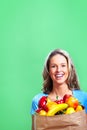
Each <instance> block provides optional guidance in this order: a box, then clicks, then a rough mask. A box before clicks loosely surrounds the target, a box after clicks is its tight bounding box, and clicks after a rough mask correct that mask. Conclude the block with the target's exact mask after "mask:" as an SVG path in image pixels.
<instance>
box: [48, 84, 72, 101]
mask: <svg viewBox="0 0 87 130" xmlns="http://www.w3.org/2000/svg"><path fill="white" fill-rule="evenodd" d="M65 94H70V95H72V91H71V90H70V89H69V88H68V86H67V84H63V85H59V86H58V85H57V86H53V90H52V92H51V93H50V97H51V96H52V97H53V98H56V97H57V96H58V98H60V99H61V98H63V96H64V95H65Z"/></svg>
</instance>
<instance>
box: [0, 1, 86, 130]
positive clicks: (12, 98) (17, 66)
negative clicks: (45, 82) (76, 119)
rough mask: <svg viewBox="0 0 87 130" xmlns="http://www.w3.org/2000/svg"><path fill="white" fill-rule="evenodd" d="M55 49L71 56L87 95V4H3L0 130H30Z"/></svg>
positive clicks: (0, 16) (0, 18)
mask: <svg viewBox="0 0 87 130" xmlns="http://www.w3.org/2000/svg"><path fill="white" fill-rule="evenodd" d="M55 48H62V49H65V50H67V51H68V52H69V53H70V55H71V57H72V59H73V62H74V64H75V66H76V70H77V72H78V76H79V81H80V85H81V88H82V89H83V90H84V91H87V60H86V59H87V2H86V0H85V1H84V0H24V1H23V0H3V1H2V2H0V130H31V115H30V113H29V112H30V107H31V101H32V98H33V96H34V95H36V94H37V93H39V92H40V90H41V87H42V69H43V64H44V60H45V58H46V56H47V55H48V53H49V51H50V50H52V49H55Z"/></svg>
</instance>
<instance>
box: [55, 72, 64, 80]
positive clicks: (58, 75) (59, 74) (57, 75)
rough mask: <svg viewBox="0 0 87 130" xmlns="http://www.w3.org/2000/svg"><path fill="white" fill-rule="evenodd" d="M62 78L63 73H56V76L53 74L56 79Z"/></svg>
mask: <svg viewBox="0 0 87 130" xmlns="http://www.w3.org/2000/svg"><path fill="white" fill-rule="evenodd" d="M63 76H64V73H57V74H55V77H56V78H57V79H60V78H62V77H63Z"/></svg>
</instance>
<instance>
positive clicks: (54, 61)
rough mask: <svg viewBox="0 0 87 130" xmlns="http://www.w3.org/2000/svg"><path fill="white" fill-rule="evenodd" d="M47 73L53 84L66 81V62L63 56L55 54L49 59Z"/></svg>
mask: <svg viewBox="0 0 87 130" xmlns="http://www.w3.org/2000/svg"><path fill="white" fill-rule="evenodd" d="M49 74H50V77H51V79H52V81H53V84H55V83H57V84H63V83H66V80H67V78H68V64H67V60H66V58H65V57H64V56H62V55H60V54H56V55H55V56H53V57H52V58H51V59H50V63H49Z"/></svg>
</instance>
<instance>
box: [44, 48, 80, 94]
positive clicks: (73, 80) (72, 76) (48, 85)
mask: <svg viewBox="0 0 87 130" xmlns="http://www.w3.org/2000/svg"><path fill="white" fill-rule="evenodd" d="M57 54H60V55H62V56H64V57H65V58H66V60H67V63H68V68H69V76H68V79H67V85H68V87H69V89H70V90H74V89H80V86H79V82H78V77H77V74H76V70H75V67H74V64H73V63H72V60H71V57H70V56H69V53H68V52H67V51H65V50H62V49H55V50H53V51H51V52H50V53H49V54H48V56H47V58H46V61H45V64H44V69H43V73H42V75H43V88H42V91H43V92H44V93H47V94H49V93H50V92H51V91H52V88H53V82H52V79H51V77H50V75H49V63H50V59H51V58H52V57H53V56H55V55H57Z"/></svg>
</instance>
